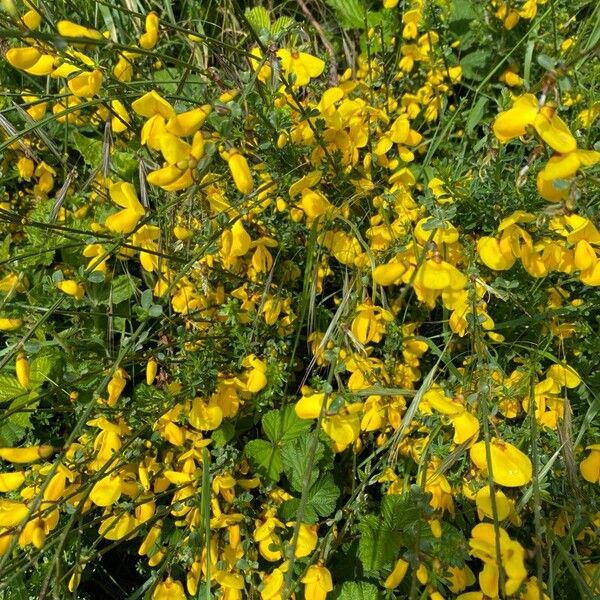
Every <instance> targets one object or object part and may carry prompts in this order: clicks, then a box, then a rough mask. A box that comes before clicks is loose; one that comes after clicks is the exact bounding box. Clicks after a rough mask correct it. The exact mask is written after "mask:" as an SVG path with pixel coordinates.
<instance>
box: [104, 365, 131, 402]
mask: <svg viewBox="0 0 600 600" xmlns="http://www.w3.org/2000/svg"><path fill="white" fill-rule="evenodd" d="M126 385H127V373H126V372H125V369H121V368H119V369H116V371H115V372H114V373H113V376H112V377H111V379H110V381H109V382H108V385H107V386H106V391H107V392H108V399H107V400H106V403H107V404H108V405H109V406H111V407H112V406H114V405H115V404H116V403H117V401H118V400H119V398H120V397H121V394H122V393H123V390H124V389H125V386H126Z"/></svg>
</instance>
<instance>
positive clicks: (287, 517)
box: [277, 498, 317, 523]
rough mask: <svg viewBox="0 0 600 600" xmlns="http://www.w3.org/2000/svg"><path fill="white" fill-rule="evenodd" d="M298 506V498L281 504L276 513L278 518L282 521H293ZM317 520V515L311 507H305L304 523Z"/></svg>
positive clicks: (295, 517)
mask: <svg viewBox="0 0 600 600" xmlns="http://www.w3.org/2000/svg"><path fill="white" fill-rule="evenodd" d="M299 506H300V500H299V499H298V498H291V499H290V500H286V501H285V502H282V503H281V506H280V507H279V510H278V511H277V515H278V517H279V518H280V519H281V520H282V521H295V520H296V519H297V518H298V517H297V515H298V507H299ZM316 520H317V513H316V512H315V511H314V509H313V508H312V507H310V506H309V507H307V508H305V510H304V519H303V521H304V522H305V523H314V522H315V521H316Z"/></svg>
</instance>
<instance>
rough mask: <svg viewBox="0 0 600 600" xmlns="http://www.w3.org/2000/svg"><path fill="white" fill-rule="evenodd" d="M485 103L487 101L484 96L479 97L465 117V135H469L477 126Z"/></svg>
mask: <svg viewBox="0 0 600 600" xmlns="http://www.w3.org/2000/svg"><path fill="white" fill-rule="evenodd" d="M487 103H488V99H487V98H486V97H485V96H480V97H479V99H478V100H477V102H475V104H474V105H473V107H472V108H471V110H470V111H469V116H468V117H467V123H466V125H465V131H466V132H467V133H471V132H472V131H473V129H475V127H477V125H479V123H480V122H481V119H482V117H483V114H484V112H485V107H486V104H487Z"/></svg>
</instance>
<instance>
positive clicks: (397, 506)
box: [381, 492, 425, 532]
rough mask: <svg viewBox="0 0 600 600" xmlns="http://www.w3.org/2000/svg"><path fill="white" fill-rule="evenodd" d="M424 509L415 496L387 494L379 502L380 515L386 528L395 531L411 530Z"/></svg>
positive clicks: (418, 520)
mask: <svg viewBox="0 0 600 600" xmlns="http://www.w3.org/2000/svg"><path fill="white" fill-rule="evenodd" d="M424 509H425V507H424V506H422V501H419V498H417V497H416V496H415V494H413V493H411V492H409V493H407V494H402V495H399V494H388V495H386V496H384V498H383V500H382V502H381V515H382V517H383V522H384V524H385V525H386V527H389V528H390V529H393V530H395V531H401V532H406V531H409V530H411V528H413V527H414V525H415V524H416V523H419V522H420V521H421V519H422V517H423V513H424V512H425V511H424Z"/></svg>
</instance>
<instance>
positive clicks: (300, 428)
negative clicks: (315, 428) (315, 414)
mask: <svg viewBox="0 0 600 600" xmlns="http://www.w3.org/2000/svg"><path fill="white" fill-rule="evenodd" d="M262 426H263V429H264V431H265V434H266V436H267V437H268V438H269V439H270V440H271V441H272V442H273V443H274V444H275V443H278V442H289V441H290V440H293V439H296V438H297V437H299V436H301V435H302V434H303V433H306V432H307V431H308V430H309V429H310V426H311V424H310V421H306V420H304V419H300V418H299V417H298V416H297V415H296V411H295V410H294V407H293V406H286V407H285V408H283V409H281V410H270V411H269V412H268V413H267V414H266V415H265V416H264V417H263V418H262Z"/></svg>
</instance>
